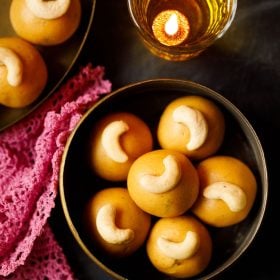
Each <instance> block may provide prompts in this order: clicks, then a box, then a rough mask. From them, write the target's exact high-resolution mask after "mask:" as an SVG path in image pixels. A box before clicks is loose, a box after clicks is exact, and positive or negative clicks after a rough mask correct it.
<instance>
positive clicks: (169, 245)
mask: <svg viewBox="0 0 280 280" xmlns="http://www.w3.org/2000/svg"><path fill="white" fill-rule="evenodd" d="M157 246H158V247H159V249H160V250H161V251H162V252H163V253H164V255H166V256H168V257H170V258H172V259H174V260H185V259H188V258H190V257H192V256H193V255H194V254H195V253H196V252H197V250H198V248H199V236H198V235H197V233H195V232H193V231H188V232H187V233H186V236H185V239H184V240H183V241H182V242H173V241H170V240H169V239H167V238H164V237H159V238H158V240H157Z"/></svg>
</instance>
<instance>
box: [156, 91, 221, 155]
mask: <svg viewBox="0 0 280 280" xmlns="http://www.w3.org/2000/svg"><path fill="white" fill-rule="evenodd" d="M224 131H225V121H224V116H223V114H222V112H221V111H220V109H219V108H218V107H217V106H216V105H215V104H214V103H213V102H212V101H210V100H208V99H206V98H204V97H200V96H185V97H181V98H178V99H176V100H174V101H172V102H171V103H170V104H168V106H167V107H166V108H165V110H164V112H163V113H162V115H161V118H160V122H159V125H158V131H157V136H158V141H159V144H160V146H161V147H162V148H163V149H170V150H175V151H178V152H181V153H183V154H185V155H186V156H188V157H190V158H191V159H203V158H205V157H207V156H209V155H212V154H214V153H215V152H216V151H217V150H218V149H219V147H220V145H221V144H222V141H223V138H224Z"/></svg>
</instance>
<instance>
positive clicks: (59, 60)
mask: <svg viewBox="0 0 280 280" xmlns="http://www.w3.org/2000/svg"><path fill="white" fill-rule="evenodd" d="M95 2H96V0H81V7H82V17H81V22H80V24H79V27H78V29H77V30H76V32H75V33H74V34H73V36H72V37H71V38H70V39H68V40H67V41H66V42H64V43H62V44H59V45H56V46H38V45H35V47H36V48H37V49H38V50H39V52H40V53H41V55H42V57H43V59H44V61H45V62H46V65H47V69H48V81H47V85H46V87H45V88H44V90H43V92H42V93H41V94H40V96H39V97H38V98H37V99H36V100H35V101H34V102H33V103H32V104H30V105H28V106H26V107H24V108H19V109H14V108H8V107H5V106H2V105H1V104H0V131H1V130H3V129H5V128H7V127H9V126H11V125H12V124H14V123H16V122H18V121H19V120H21V119H22V118H24V117H25V116H27V115H28V114H29V113H31V112H32V111H33V110H34V109H36V108H37V107H38V106H39V105H40V104H42V102H44V100H46V98H48V97H49V96H50V95H51V94H52V93H54V92H55V91H56V90H57V89H58V87H59V86H60V85H61V84H62V82H63V81H64V80H65V78H66V76H67V75H68V74H69V73H70V71H71V69H72V68H73V66H74V64H75V62H76V61H77V59H78V57H79V55H80V53H81V51H82V49H83V46H84V44H85V42H86V39H87V37H88V34H89V31H90V29H91V26H92V21H93V16H94V11H95ZM10 5H11V1H7V0H0V7H1V9H0V26H1V28H0V36H1V37H14V36H17V35H16V33H15V32H14V30H13V28H12V25H11V22H10V19H9V10H10ZM0 94H1V93H0Z"/></svg>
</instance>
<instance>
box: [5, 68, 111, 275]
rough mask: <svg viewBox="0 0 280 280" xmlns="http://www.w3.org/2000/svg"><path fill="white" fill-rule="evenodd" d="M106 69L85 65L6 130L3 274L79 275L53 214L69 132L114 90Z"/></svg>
mask: <svg viewBox="0 0 280 280" xmlns="http://www.w3.org/2000/svg"><path fill="white" fill-rule="evenodd" d="M103 70H104V69H103V68H102V67H95V68H93V67H92V66H91V65H88V66H86V67H84V68H82V69H81V71H80V72H79V73H78V74H77V75H76V76H74V77H73V78H72V79H70V80H69V81H68V82H67V83H66V84H65V85H64V86H63V87H61V88H60V90H59V91H57V92H56V93H55V94H53V95H52V96H51V97H50V98H49V99H47V100H46V101H45V102H44V103H43V105H41V106H40V107H39V108H37V109H36V110H35V111H34V112H32V113H31V114H30V115H29V116H28V117H27V118H25V119H24V120H22V121H20V122H19V123H17V124H15V125H14V126H12V127H10V128H8V129H7V130H5V131H4V132H2V133H0V275H2V276H3V277H2V278H1V276H0V279H6V278H8V279H52V280H54V279H72V278H73V275H72V273H71V269H70V268H69V267H68V265H67V261H66V259H65V256H64V255H63V253H62V251H61V248H60V247H59V245H58V244H57V243H56V241H55V239H54V236H53V235H52V232H51V230H50V229H49V227H48V225H47V219H48V217H49V216H50V214H51V210H52V208H53V207H54V206H55V198H56V195H57V187H58V177H59V167H60V161H61V157H62V153H63V150H64V146H65V143H66V141H67V138H68V136H69V134H70V133H71V131H72V130H73V129H74V127H75V126H76V124H77V122H78V121H79V120H80V118H81V116H82V115H83V114H84V113H85V111H87V110H88V109H89V108H90V107H91V106H92V105H93V104H94V103H95V102H96V101H97V100H98V99H99V98H100V97H101V96H102V95H104V94H106V93H108V92H110V90H111V84H110V82H109V81H107V80H104V79H103V76H104V71H103ZM8 275H9V276H8ZM4 276H8V277H5V278H4Z"/></svg>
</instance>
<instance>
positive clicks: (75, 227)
mask: <svg viewBox="0 0 280 280" xmlns="http://www.w3.org/2000/svg"><path fill="white" fill-rule="evenodd" d="M185 95H199V96H204V97H206V98H208V99H211V100H213V101H214V102H215V103H216V104H217V105H218V106H219V107H220V109H221V110H222V112H223V113H224V116H225V120H226V133H225V139H224V142H223V145H222V146H221V148H220V149H219V151H218V152H217V154H224V155H230V156H235V157H237V158H239V159H241V160H243V161H244V162H245V163H246V164H248V166H249V167H250V168H251V170H252V171H253V172H254V174H255V176H256V178H257V183H258V191H257V197H256V200H255V203H254V206H253V209H252V210H251V212H250V213H249V215H248V217H247V218H246V219H245V220H244V221H243V222H241V223H239V224H237V225H234V226H230V227H226V228H211V227H208V228H209V230H210V233H211V235H212V238H213V244H214V247H213V257H212V260H211V262H210V264H209V266H208V268H207V269H206V270H205V271H203V273H201V274H200V275H198V276H197V277H193V278H191V279H201V280H202V279H203V280H206V279H211V278H213V277H215V276H217V275H218V274H220V273H222V272H223V271H224V270H225V269H227V268H229V267H230V266H231V265H232V264H233V263H234V262H235V261H236V260H237V259H238V258H239V257H240V256H241V255H242V254H243V253H244V251H245V250H246V249H247V248H248V246H249V245H250V244H251V243H252V241H253V239H254V237H255V235H256V234H257V232H258V230H259V227H260V225H261V222H262V219H263V216H264V213H265V209H266V203H267V194H268V178H267V168H266V162H265V157H264V153H263V149H262V146H261V144H260V141H259V139H258V137H257V135H256V133H255V131H254V129H253V128H252V126H251V125H250V123H249V122H248V120H247V119H246V118H245V117H244V115H243V114H242V113H241V112H240V111H239V110H238V109H237V108H236V107H235V106H234V105H233V104H232V103H231V102H229V101H228V100H227V99H226V98H224V97H223V96H221V95H220V94H218V93H216V92H214V91H213V90H211V89H209V88H206V87H204V86H201V85H199V84H196V83H193V82H189V81H183V80H174V79H156V80H148V81H143V82H139V83H135V84H131V85H128V86H126V87H123V88H121V89H119V90H116V91H115V92H113V93H111V94H110V95H109V96H107V97H105V98H103V99H102V100H101V101H99V102H98V103H97V104H96V105H94V106H93V107H92V108H91V109H90V110H89V111H88V112H87V113H86V114H85V116H84V117H83V118H82V120H81V121H80V123H79V124H78V126H77V127H76V129H75V131H73V133H72V134H71V136H70V138H69V140H68V143H67V145H66V148H65V152H64V155H63V160H62V164H61V174H60V195H61V201H62V207H63V211H64V214H65V217H66V220H67V223H68V225H69V228H70V230H71V232H72V233H73V236H74V237H75V239H76V241H77V242H78V244H79V245H80V247H81V248H82V249H83V251H84V252H85V253H86V254H87V255H88V257H89V258H90V259H91V260H92V261H93V262H95V263H96V264H97V265H98V266H99V267H100V268H101V269H102V270H104V271H106V272H107V273H108V274H109V275H111V276H112V277H114V278H116V279H153V280H159V279H160V280H163V279H174V278H172V277H170V276H166V275H164V274H162V273H160V272H158V271H157V270H156V269H155V268H154V267H153V266H152V265H151V264H150V262H149V260H148V258H147V256H146V255H145V248H144V246H143V248H141V249H140V250H139V251H138V252H136V253H135V254H134V255H133V256H131V257H129V258H127V259H123V260H114V261H112V260H111V259H110V258H108V257H106V256H105V255H104V254H102V252H99V251H98V250H97V249H96V248H95V247H94V245H93V244H92V243H91V241H90V239H89V237H88V234H87V232H86V231H85V229H84V226H83V223H82V215H83V210H84V206H85V204H86V202H87V201H88V199H89V198H90V197H91V196H92V194H93V193H95V192H96V191H98V190H99V189H101V188H105V187H106V186H112V183H108V182H106V181H104V180H102V179H100V178H97V177H96V176H95V175H94V174H93V172H92V171H91V170H90V168H89V166H88V162H87V153H88V150H87V147H88V146H87V145H88V141H89V137H90V131H91V129H92V126H93V124H94V123H95V122H96V120H98V119H100V118H102V117H103V116H104V115H106V114H108V113H111V112H113V111H129V112H132V113H134V114H136V115H138V116H140V117H141V118H142V119H143V120H144V121H145V122H146V123H147V124H148V125H149V126H150V128H151V130H152V131H153V132H155V130H156V127H157V123H158V120H159V116H160V115H161V113H162V111H163V109H164V108H165V106H166V105H167V104H168V103H169V102H171V101H172V100H174V99H175V98H178V97H181V96H185ZM154 137H155V135H154ZM188 279H190V278H188Z"/></svg>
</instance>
